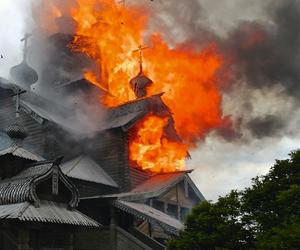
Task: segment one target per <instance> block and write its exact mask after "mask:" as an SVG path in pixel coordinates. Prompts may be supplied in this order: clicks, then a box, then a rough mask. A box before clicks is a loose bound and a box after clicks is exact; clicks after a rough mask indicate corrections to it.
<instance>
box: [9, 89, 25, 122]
mask: <svg viewBox="0 0 300 250" xmlns="http://www.w3.org/2000/svg"><path fill="white" fill-rule="evenodd" d="M24 93H26V90H21V89H18V90H17V93H15V94H13V95H11V96H12V97H14V96H16V118H19V116H20V95H22V94H24Z"/></svg>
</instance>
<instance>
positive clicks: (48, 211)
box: [0, 200, 101, 227]
mask: <svg viewBox="0 0 300 250" xmlns="http://www.w3.org/2000/svg"><path fill="white" fill-rule="evenodd" d="M0 219H15V220H19V221H36V222H42V223H56V224H69V225H76V226H87V227H99V226H101V225H100V224H99V223H98V222H96V221H95V220H93V219H91V218H89V217H88V216H86V215H84V214H82V213H81V212H79V211H77V210H75V209H73V210H70V209H68V208H67V206H66V204H63V203H56V202H52V201H44V200H43V201H41V204H40V206H39V207H35V206H34V205H32V204H31V203H29V202H22V203H16V204H9V205H0Z"/></svg>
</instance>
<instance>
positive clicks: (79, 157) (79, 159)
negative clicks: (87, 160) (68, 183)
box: [66, 155, 83, 175]
mask: <svg viewBox="0 0 300 250" xmlns="http://www.w3.org/2000/svg"><path fill="white" fill-rule="evenodd" d="M76 158H78V160H77V161H76V162H75V164H74V165H73V167H71V168H70V169H69V170H68V171H67V172H66V175H67V174H69V173H70V172H71V171H72V170H73V169H74V168H75V167H76V166H77V164H78V163H79V162H80V161H81V160H82V159H83V155H79V156H77V157H76ZM76 158H74V159H73V160H75V159H76ZM71 161H72V160H71Z"/></svg>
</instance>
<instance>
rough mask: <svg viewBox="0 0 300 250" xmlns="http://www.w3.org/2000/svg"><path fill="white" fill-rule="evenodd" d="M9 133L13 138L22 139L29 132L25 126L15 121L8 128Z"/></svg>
mask: <svg viewBox="0 0 300 250" xmlns="http://www.w3.org/2000/svg"><path fill="white" fill-rule="evenodd" d="M6 133H7V135H8V136H9V137H10V138H12V139H21V140H24V139H25V138H26V137H27V136H28V134H27V132H26V130H25V128H24V127H23V126H22V125H20V124H19V123H18V122H14V123H13V124H11V125H9V126H8V127H7V128H6Z"/></svg>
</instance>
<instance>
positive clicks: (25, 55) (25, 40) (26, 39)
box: [21, 33, 32, 61]
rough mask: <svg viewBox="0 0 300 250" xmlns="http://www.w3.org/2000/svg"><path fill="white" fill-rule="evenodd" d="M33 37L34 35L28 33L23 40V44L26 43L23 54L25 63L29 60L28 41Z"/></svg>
mask: <svg viewBox="0 0 300 250" xmlns="http://www.w3.org/2000/svg"><path fill="white" fill-rule="evenodd" d="M31 36H32V34H29V33H26V34H25V36H24V37H23V38H22V39H21V42H24V54H23V60H24V61H25V60H26V58H27V44H28V39H29V37H31Z"/></svg>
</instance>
